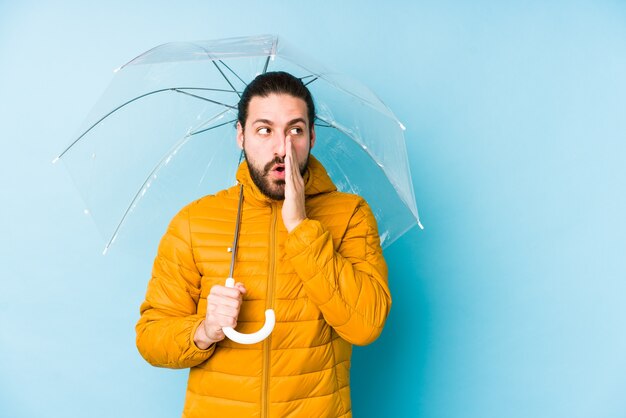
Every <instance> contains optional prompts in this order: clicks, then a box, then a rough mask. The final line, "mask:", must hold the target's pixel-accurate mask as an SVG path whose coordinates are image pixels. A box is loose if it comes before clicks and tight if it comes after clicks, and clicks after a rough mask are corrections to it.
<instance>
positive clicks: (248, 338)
mask: <svg viewBox="0 0 626 418" xmlns="http://www.w3.org/2000/svg"><path fill="white" fill-rule="evenodd" d="M226 287H231V288H232V287H235V279H233V278H232V277H229V278H228V279H226ZM275 323H276V316H275V315H274V310H273V309H268V310H266V311H265V325H263V328H261V329H260V330H258V331H257V332H253V333H252V334H242V333H240V332H237V331H235V330H234V329H233V328H231V327H224V328H222V330H223V331H224V334H225V335H226V336H227V337H228V338H230V339H231V340H233V341H234V342H236V343H239V344H255V343H258V342H259V341H263V340H264V339H266V338H267V337H268V335H270V333H271V332H272V330H273V329H274V324H275Z"/></svg>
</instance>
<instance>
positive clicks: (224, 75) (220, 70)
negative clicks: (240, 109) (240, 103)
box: [211, 61, 241, 99]
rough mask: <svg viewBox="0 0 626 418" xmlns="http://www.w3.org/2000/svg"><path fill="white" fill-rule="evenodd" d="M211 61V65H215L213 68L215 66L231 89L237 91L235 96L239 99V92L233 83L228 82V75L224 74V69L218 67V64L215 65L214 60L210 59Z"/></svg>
mask: <svg viewBox="0 0 626 418" xmlns="http://www.w3.org/2000/svg"><path fill="white" fill-rule="evenodd" d="M211 62H212V63H213V65H215V68H217V71H219V72H220V74H221V75H222V77H224V80H226V82H227V83H228V85H229V86H230V87H231V88H232V89H233V91H234V92H235V93H237V96H239V98H240V99H241V94H239V92H238V91H237V89H236V88H235V86H233V83H231V82H230V80H229V79H228V77H226V74H224V71H222V69H221V68H220V66H219V65H217V63H216V62H215V61H211Z"/></svg>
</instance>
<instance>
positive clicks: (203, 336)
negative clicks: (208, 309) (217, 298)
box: [193, 320, 216, 350]
mask: <svg viewBox="0 0 626 418" xmlns="http://www.w3.org/2000/svg"><path fill="white" fill-rule="evenodd" d="M215 342H216V341H215V340H212V339H211V338H209V336H208V335H207V333H206V328H205V327H204V320H203V321H202V322H201V323H200V325H198V328H196V332H195V333H194V336H193V343H194V344H195V345H196V347H198V348H199V349H200V350H206V349H208V348H209V347H211V346H212V345H213V344H215Z"/></svg>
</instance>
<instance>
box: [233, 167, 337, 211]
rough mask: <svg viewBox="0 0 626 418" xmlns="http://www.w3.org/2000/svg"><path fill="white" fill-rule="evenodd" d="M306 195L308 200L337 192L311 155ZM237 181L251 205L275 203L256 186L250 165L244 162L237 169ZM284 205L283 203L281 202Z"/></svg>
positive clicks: (305, 179) (323, 169) (326, 174)
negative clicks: (255, 203)
mask: <svg viewBox="0 0 626 418" xmlns="http://www.w3.org/2000/svg"><path fill="white" fill-rule="evenodd" d="M303 178H304V195H305V197H306V198H309V197H312V196H315V195H318V194H321V193H329V192H333V191H335V190H337V187H336V186H335V185H334V184H333V182H332V180H331V179H330V177H329V176H328V173H326V169H325V168H324V166H323V165H322V163H320V162H319V161H318V160H317V158H315V157H314V156H313V155H309V164H308V168H307V171H306V173H304V177H303ZM237 181H238V182H239V183H240V184H242V185H243V187H244V198H245V200H246V201H247V202H248V203H250V201H251V200H252V201H255V202H257V203H259V204H261V205H269V204H272V203H275V202H276V200H273V199H270V198H269V197H267V196H265V195H264V194H263V193H262V192H261V190H259V188H258V187H257V186H256V184H254V181H252V177H251V176H250V170H249V168H248V163H247V162H246V161H245V160H244V161H243V162H242V163H241V164H240V165H239V168H238V169H237ZM281 204H282V202H281Z"/></svg>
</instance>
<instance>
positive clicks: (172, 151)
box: [104, 110, 232, 254]
mask: <svg viewBox="0 0 626 418" xmlns="http://www.w3.org/2000/svg"><path fill="white" fill-rule="evenodd" d="M226 112H228V110H224V111H223V112H221V113H219V114H217V115H215V116H214V117H213V118H211V119H210V120H215V119H218V118H220V117H222V115H224V113H226ZM210 120H209V121H210ZM231 122H232V121H229V122H226V123H231ZM226 123H222V124H220V125H216V126H214V128H217V127H218V126H223V125H225V124H226ZM193 135H195V133H188V134H187V135H185V136H184V137H183V138H182V139H181V140H180V141H178V142H177V143H176V144H174V146H173V147H172V148H170V151H169V152H167V153H166V154H165V155H164V156H163V158H161V160H160V161H159V162H158V163H157V165H155V166H154V168H153V169H152V171H150V173H149V174H148V176H147V177H146V179H145V180H144V182H143V183H142V184H141V187H140V188H139V190H137V193H135V197H133V200H132V201H131V202H130V205H128V207H127V208H126V211H125V212H124V215H123V216H122V219H121V220H120V221H119V223H118V224H117V226H116V227H115V230H114V231H113V235H111V239H110V240H109V242H108V243H107V245H106V247H105V248H104V253H105V254H106V252H107V251H108V250H109V247H110V246H111V244H113V242H114V241H115V238H117V234H118V233H119V231H120V228H121V227H122V224H124V222H125V221H126V218H127V217H128V215H129V214H130V212H131V211H132V210H133V208H134V207H135V205H136V203H137V201H138V200H139V198H140V197H141V196H142V195H143V191H144V190H145V189H146V187H147V185H148V184H149V183H150V178H151V177H153V176H154V174H155V173H156V172H158V171H159V170H160V169H161V168H162V167H163V166H164V165H165V164H167V162H168V160H169V158H170V157H171V156H172V155H175V154H176V153H177V152H178V150H179V149H181V148H182V147H183V146H184V145H185V144H186V143H187V142H189V140H190V139H191V137H192V136H193Z"/></svg>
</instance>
